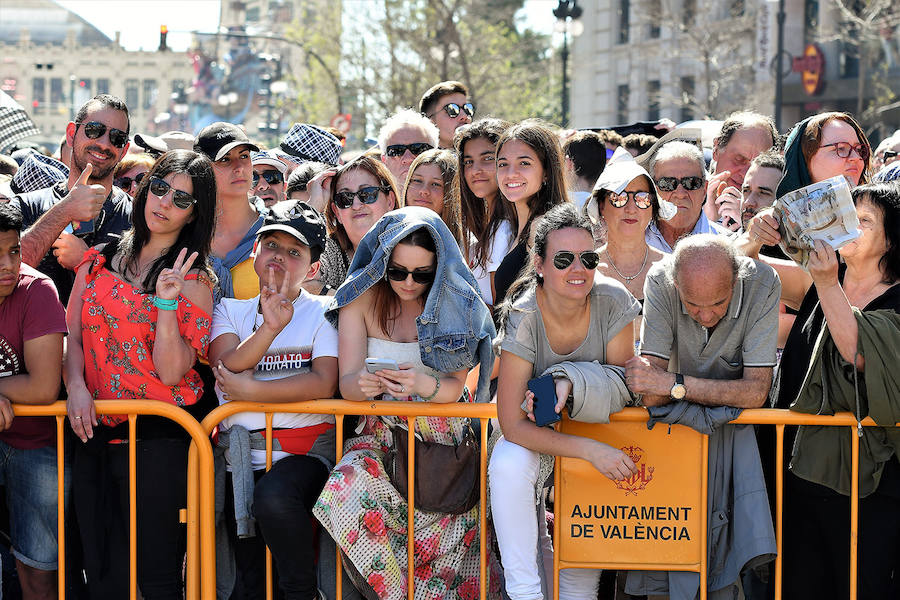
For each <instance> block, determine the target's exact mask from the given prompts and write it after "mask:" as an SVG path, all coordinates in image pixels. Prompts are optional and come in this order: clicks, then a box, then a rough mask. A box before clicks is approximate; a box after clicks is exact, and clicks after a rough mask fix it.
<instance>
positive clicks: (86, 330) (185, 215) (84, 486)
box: [65, 150, 216, 600]
mask: <svg viewBox="0 0 900 600" xmlns="http://www.w3.org/2000/svg"><path fill="white" fill-rule="evenodd" d="M215 205H216V183H215V175H214V174H213V169H212V164H211V163H210V161H209V160H208V159H207V158H206V157H204V156H202V155H200V154H197V153H195V152H191V151H188V150H175V151H172V152H168V153H166V154H164V155H163V156H162V157H161V158H160V159H159V160H158V161H157V163H156V165H154V167H153V169H152V170H151V171H150V172H149V173H147V175H146V176H145V177H144V179H143V180H142V181H141V185H140V187H139V188H138V191H137V194H136V196H135V198H134V210H133V213H132V219H133V227H132V229H131V230H129V231H127V232H126V233H125V234H124V235H123V236H122V239H121V240H120V241H118V242H117V243H110V244H107V245H106V246H105V247H102V248H92V249H90V250H88V251H87V252H86V253H85V257H84V260H83V261H82V262H81V264H80V265H79V266H78V268H77V272H76V279H75V287H74V288H73V290H72V295H71V297H70V298H69V306H68V310H67V317H66V320H67V322H68V327H69V339H68V350H67V356H66V362H65V368H66V389H67V391H68V400H67V408H68V415H69V422H70V424H71V426H72V430H73V431H74V432H75V434H76V435H77V436H78V438H79V439H80V440H81V441H82V442H83V444H81V445H79V446H77V447H76V450H75V456H74V462H73V466H72V479H73V482H72V494H73V501H74V507H75V511H76V514H77V516H78V524H79V528H80V532H81V539H82V543H83V549H84V558H85V568H86V572H87V579H88V589H89V591H90V595H91V597H92V598H98V599H99V598H124V597H127V595H128V593H129V592H128V587H129V586H128V581H129V578H128V571H129V569H128V515H129V508H128V489H129V484H128V454H129V451H128V450H129V449H128V422H127V418H126V417H125V416H123V415H103V416H102V417H100V418H99V419H98V418H97V414H96V411H95V408H94V400H96V399H106V398H141V399H150V400H157V401H160V402H168V403H170V404H173V405H176V406H181V407H183V408H185V409H187V410H188V411H189V412H192V411H195V410H196V409H197V401H198V400H199V399H200V396H201V393H202V391H203V383H202V381H201V379H200V376H199V375H198V374H197V372H196V371H195V370H194V369H193V366H194V363H195V361H196V360H197V359H198V358H202V357H204V356H205V355H206V351H207V346H208V344H209V333H210V324H211V317H210V315H211V312H212V303H213V294H212V286H213V283H214V275H213V272H212V269H211V268H210V267H209V265H208V260H207V259H208V257H209V253H210V244H211V241H212V236H213V230H214V229H215ZM196 416H197V417H198V419H199V418H202V416H203V415H200V414H198V415H196ZM138 440H139V441H138V448H137V474H136V477H137V505H138V507H139V510H138V525H137V527H138V529H137V531H138V536H137V539H138V543H137V548H138V557H137V558H138V561H137V564H138V573H137V579H138V586H139V587H140V590H141V594H142V595H143V597H144V598H147V599H148V600H151V599H157V598H164V599H173V600H174V599H176V598H182V597H183V585H182V578H181V572H182V563H183V558H184V545H183V543H184V531H183V529H182V527H181V525H180V524H179V518H178V516H179V510H180V509H181V508H182V507H184V503H185V502H186V485H187V483H186V482H187V449H188V443H189V441H190V440H189V438H188V436H187V435H186V434H185V433H184V431H183V430H181V428H180V427H178V426H177V425H175V424H174V423H171V422H170V421H168V420H167V419H162V418H154V417H142V418H141V419H139V420H138ZM161 481H164V482H165V484H164V485H160V482H161Z"/></svg>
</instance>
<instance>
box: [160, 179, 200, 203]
mask: <svg viewBox="0 0 900 600" xmlns="http://www.w3.org/2000/svg"><path fill="white" fill-rule="evenodd" d="M169 190H174V191H175V193H174V194H172V204H174V205H175V206H177V207H178V208H180V209H181V210H187V209H189V208H190V207H191V205H193V204H194V203H195V202H197V200H196V198H194V197H193V196H191V195H190V194H188V193H187V192H183V191H181V190H175V188H173V187H172V185H171V184H170V183H169V182H168V181H166V180H165V179H160V178H159V177H151V178H150V192H151V193H152V194H153V195H154V196H156V197H157V198H165V196H166V194H168V193H169Z"/></svg>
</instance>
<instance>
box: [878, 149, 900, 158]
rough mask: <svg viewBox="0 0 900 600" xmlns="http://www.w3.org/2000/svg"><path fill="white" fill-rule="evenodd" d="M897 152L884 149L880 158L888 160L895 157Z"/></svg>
mask: <svg viewBox="0 0 900 600" xmlns="http://www.w3.org/2000/svg"><path fill="white" fill-rule="evenodd" d="M897 154H898V152H897V151H896V150H885V151H884V153H883V154H882V155H881V158H882V160H888V159H891V158H897Z"/></svg>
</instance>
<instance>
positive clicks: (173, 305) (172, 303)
mask: <svg viewBox="0 0 900 600" xmlns="http://www.w3.org/2000/svg"><path fill="white" fill-rule="evenodd" d="M153 306H155V307H156V308H158V309H159V310H175V309H177V308H178V298H172V299H171V300H166V299H165V298H160V297H159V296H153Z"/></svg>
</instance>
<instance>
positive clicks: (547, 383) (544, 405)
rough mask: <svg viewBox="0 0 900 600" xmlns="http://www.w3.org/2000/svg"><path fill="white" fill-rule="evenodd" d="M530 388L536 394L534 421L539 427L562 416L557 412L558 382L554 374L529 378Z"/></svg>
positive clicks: (552, 422)
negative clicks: (555, 380) (554, 378)
mask: <svg viewBox="0 0 900 600" xmlns="http://www.w3.org/2000/svg"><path fill="white" fill-rule="evenodd" d="M528 389H529V390H531V393H533V394H534V422H535V424H536V425H537V426H538V427H545V426H547V425H552V424H554V423H556V422H557V421H559V420H560V419H561V418H562V417H560V416H559V413H557V412H556V384H555V383H554V381H553V375H544V376H543V377H536V378H534V379H529V380H528Z"/></svg>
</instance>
